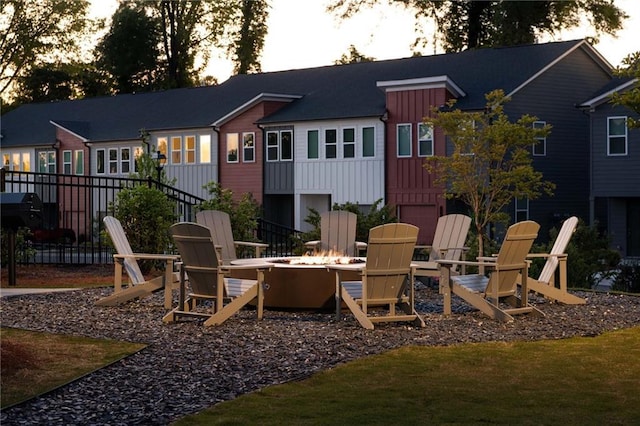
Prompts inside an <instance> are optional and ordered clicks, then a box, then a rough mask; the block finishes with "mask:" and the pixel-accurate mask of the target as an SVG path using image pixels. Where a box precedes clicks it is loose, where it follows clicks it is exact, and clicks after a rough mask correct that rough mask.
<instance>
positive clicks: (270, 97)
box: [211, 93, 302, 127]
mask: <svg viewBox="0 0 640 426" xmlns="http://www.w3.org/2000/svg"><path fill="white" fill-rule="evenodd" d="M300 98H302V95H284V94H277V93H260V94H259V95H257V96H255V97H253V98H252V99H250V100H249V101H247V102H245V103H243V104H242V105H240V106H239V107H237V108H236V109H234V110H232V111H231V112H229V113H228V114H226V115H223V116H222V117H220V118H219V119H217V120H216V121H214V122H213V123H211V126H213V127H220V126H222V125H223V124H224V123H225V122H227V121H229V120H231V119H232V118H234V117H235V116H237V115H239V114H241V113H242V112H244V111H246V110H247V109H249V108H251V107H252V106H254V105H256V104H258V103H260V102H266V101H279V102H293V101H295V100H296V99H300Z"/></svg>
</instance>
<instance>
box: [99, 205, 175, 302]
mask: <svg viewBox="0 0 640 426" xmlns="http://www.w3.org/2000/svg"><path fill="white" fill-rule="evenodd" d="M103 222H104V225H105V227H106V229H107V233H108V234H109V236H110V237H111V241H113V245H114V246H115V249H116V251H117V253H116V254H114V255H113V260H114V263H115V274H114V280H113V294H111V295H109V296H106V297H103V298H101V299H99V300H98V301H97V302H96V305H100V306H115V305H117V304H120V303H123V302H126V301H129V300H132V299H135V298H138V297H145V296H148V295H150V294H151V293H152V292H154V291H156V290H160V289H162V288H164V290H165V293H164V307H165V308H166V309H171V305H172V300H171V299H172V294H171V291H172V288H173V283H174V282H176V281H177V279H176V276H175V274H174V273H173V262H174V261H176V260H177V259H178V258H179V256H177V255H173V254H147V253H134V252H133V250H132V249H131V245H130V244H129V240H128V239H127V236H126V235H125V233H124V230H123V229H122V224H121V223H120V221H119V220H118V219H116V218H115V217H113V216H106V217H105V218H104V219H103ZM138 259H147V260H162V261H164V262H165V273H164V275H163V276H160V277H156V278H154V279H151V280H148V281H147V280H146V279H145V277H144V275H142V271H141V270H140V266H139V265H138ZM123 268H124V270H125V272H126V273H127V275H128V277H129V281H130V283H129V286H128V287H127V288H126V289H123V288H122V269H123Z"/></svg>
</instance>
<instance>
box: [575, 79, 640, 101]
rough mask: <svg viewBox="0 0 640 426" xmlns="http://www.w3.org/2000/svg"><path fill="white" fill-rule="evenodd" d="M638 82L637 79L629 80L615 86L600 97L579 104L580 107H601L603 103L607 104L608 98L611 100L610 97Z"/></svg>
mask: <svg viewBox="0 0 640 426" xmlns="http://www.w3.org/2000/svg"><path fill="white" fill-rule="evenodd" d="M638 81H640V80H638V79H637V78H634V79H631V80H629V81H627V82H626V83H622V84H620V85H619V86H616V87H614V88H613V89H611V90H609V91H607V92H605V93H603V94H601V95H598V96H596V97H595V98H592V99H589V100H588V101H586V102H583V103H581V104H580V106H581V107H584V108H595V107H597V106H598V105H602V104H603V103H606V102H609V98H611V96H612V95H613V94H614V93H616V92H621V91H623V90H626V89H627V88H631V86H633V85H634V84H635V83H637V82H638Z"/></svg>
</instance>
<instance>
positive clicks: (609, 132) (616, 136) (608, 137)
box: [607, 115, 629, 157]
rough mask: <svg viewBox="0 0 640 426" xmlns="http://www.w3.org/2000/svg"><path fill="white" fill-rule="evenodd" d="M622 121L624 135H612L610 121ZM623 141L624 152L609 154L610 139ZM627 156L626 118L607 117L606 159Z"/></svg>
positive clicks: (622, 116)
mask: <svg viewBox="0 0 640 426" xmlns="http://www.w3.org/2000/svg"><path fill="white" fill-rule="evenodd" d="M620 119H622V120H623V122H624V123H623V126H622V128H623V129H624V135H612V134H611V121H612V120H620ZM612 138H616V139H623V140H624V152H616V153H612V152H611V139H612ZM628 154H629V129H628V128H627V116H624V115H619V116H612V117H607V156H608V157H623V156H626V155H628Z"/></svg>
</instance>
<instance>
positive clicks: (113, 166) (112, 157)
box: [109, 148, 118, 174]
mask: <svg viewBox="0 0 640 426" xmlns="http://www.w3.org/2000/svg"><path fill="white" fill-rule="evenodd" d="M109 173H110V174H117V173H118V148H109Z"/></svg>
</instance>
